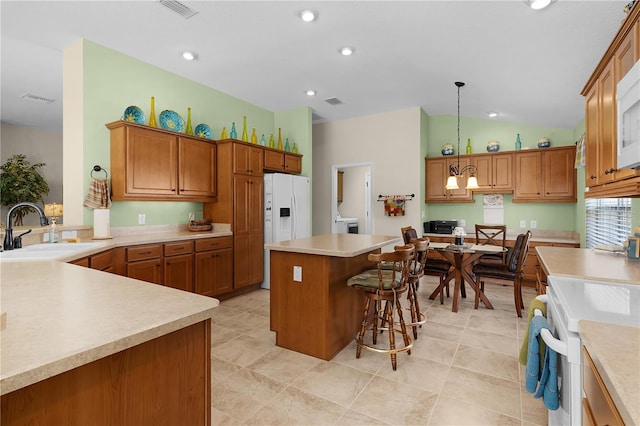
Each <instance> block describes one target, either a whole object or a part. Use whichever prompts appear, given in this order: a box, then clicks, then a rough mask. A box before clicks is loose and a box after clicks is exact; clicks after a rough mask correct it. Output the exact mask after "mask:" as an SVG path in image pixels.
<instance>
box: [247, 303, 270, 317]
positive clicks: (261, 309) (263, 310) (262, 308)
mask: <svg viewBox="0 0 640 426" xmlns="http://www.w3.org/2000/svg"><path fill="white" fill-rule="evenodd" d="M249 312H251V313H252V314H256V315H260V316H263V317H267V318H269V316H270V315H271V307H270V306H269V302H263V303H261V304H259V305H257V306H256V307H254V308H253V309H251V310H250V311H249Z"/></svg>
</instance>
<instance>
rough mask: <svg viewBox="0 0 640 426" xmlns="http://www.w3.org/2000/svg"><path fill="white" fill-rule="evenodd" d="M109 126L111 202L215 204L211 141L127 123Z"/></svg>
mask: <svg viewBox="0 0 640 426" xmlns="http://www.w3.org/2000/svg"><path fill="white" fill-rule="evenodd" d="M107 127H108V128H109V129H110V131H111V189H112V198H113V200H114V201H127V200H129V201H130V200H140V201H144V200H160V201H181V200H182V201H211V200H214V199H215V195H216V145H215V142H214V141H209V140H206V139H202V138H198V137H194V136H186V135H180V134H177V133H175V132H169V131H165V130H162V129H156V128H151V127H148V126H143V125H139V124H135V123H129V122H125V121H117V122H114V123H110V124H107Z"/></svg>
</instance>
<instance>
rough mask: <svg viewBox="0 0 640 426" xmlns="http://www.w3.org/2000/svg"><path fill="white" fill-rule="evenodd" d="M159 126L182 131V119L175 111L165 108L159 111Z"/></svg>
mask: <svg viewBox="0 0 640 426" xmlns="http://www.w3.org/2000/svg"><path fill="white" fill-rule="evenodd" d="M159 118H160V127H162V128H163V129H165V130H171V131H173V132H181V133H182V132H184V120H183V119H182V117H180V114H178V113H177V112H175V111H171V110H168V109H165V110H164V111H162V112H161V113H160V117H159Z"/></svg>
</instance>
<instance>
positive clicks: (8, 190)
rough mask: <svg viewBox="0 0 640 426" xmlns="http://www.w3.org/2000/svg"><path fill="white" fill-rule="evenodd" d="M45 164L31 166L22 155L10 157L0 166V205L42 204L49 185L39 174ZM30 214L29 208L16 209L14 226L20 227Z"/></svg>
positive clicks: (32, 210) (31, 210) (31, 209)
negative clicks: (25, 217)
mask: <svg viewBox="0 0 640 426" xmlns="http://www.w3.org/2000/svg"><path fill="white" fill-rule="evenodd" d="M43 166H45V163H35V164H31V163H30V162H29V160H27V156H26V155H24V154H16V155H13V156H12V157H10V158H9V159H8V160H7V162H6V163H4V164H3V165H2V166H0V170H2V173H1V174H0V204H2V205H3V206H7V207H10V206H13V205H14V204H17V203H20V202H22V201H28V202H31V203H44V199H43V196H44V195H47V194H48V193H49V184H47V181H46V180H45V179H44V177H43V176H42V174H40V171H39V170H40V169H41V168H42V167H43ZM30 212H35V210H34V209H33V208H31V207H25V208H20V209H17V210H16V212H15V222H14V225H15V226H20V225H22V219H23V218H24V216H26V215H27V214H28V213H30Z"/></svg>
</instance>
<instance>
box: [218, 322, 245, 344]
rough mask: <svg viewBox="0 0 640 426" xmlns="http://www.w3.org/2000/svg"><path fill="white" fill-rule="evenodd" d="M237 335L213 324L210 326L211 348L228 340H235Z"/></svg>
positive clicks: (230, 330)
mask: <svg viewBox="0 0 640 426" xmlns="http://www.w3.org/2000/svg"><path fill="white" fill-rule="evenodd" d="M239 335H240V334H239V333H238V332H237V331H236V330H232V329H230V328H226V327H223V326H221V325H218V324H214V325H212V326H211V347H212V348H214V347H216V346H220V345H221V344H224V343H227V342H228V341H230V340H233V339H236V338H237V337H238V336H239Z"/></svg>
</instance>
